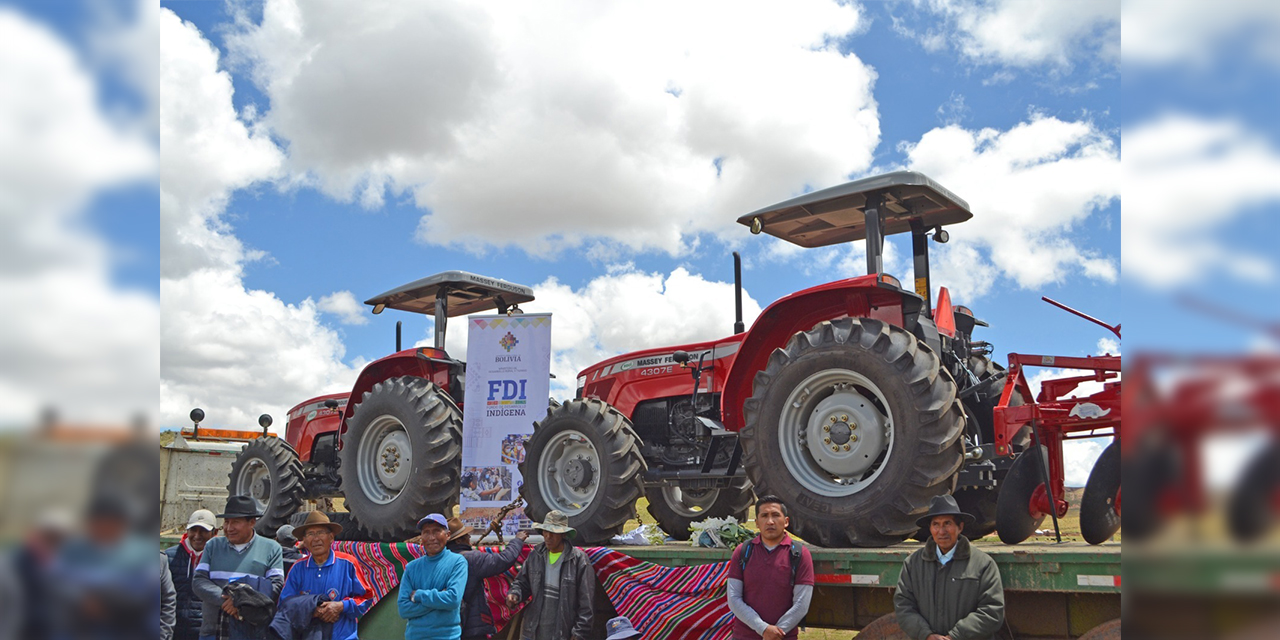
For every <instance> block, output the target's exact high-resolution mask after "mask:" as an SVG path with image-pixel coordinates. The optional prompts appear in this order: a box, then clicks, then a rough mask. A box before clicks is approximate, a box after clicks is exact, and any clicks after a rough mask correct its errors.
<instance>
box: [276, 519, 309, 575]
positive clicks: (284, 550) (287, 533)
mask: <svg viewBox="0 0 1280 640" xmlns="http://www.w3.org/2000/svg"><path fill="white" fill-rule="evenodd" d="M276 544H278V545H280V555H281V556H283V557H284V575H286V576H287V575H289V570H290V569H292V568H293V565H295V564H297V563H298V561H299V560H302V556H303V553H302V551H300V550H298V538H297V537H296V535H295V534H294V531H293V525H291V524H282V525H280V528H279V529H276Z"/></svg>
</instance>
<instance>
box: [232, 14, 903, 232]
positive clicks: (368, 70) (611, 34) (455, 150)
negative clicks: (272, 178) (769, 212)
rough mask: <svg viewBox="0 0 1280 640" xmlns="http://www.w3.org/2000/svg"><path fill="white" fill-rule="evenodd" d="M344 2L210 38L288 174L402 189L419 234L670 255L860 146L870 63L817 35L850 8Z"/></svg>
mask: <svg viewBox="0 0 1280 640" xmlns="http://www.w3.org/2000/svg"><path fill="white" fill-rule="evenodd" d="M362 6H363V7H365V8H366V10H364V11H353V10H352V9H351V7H350V6H349V5H340V4H331V3H305V4H301V3H295V2H292V1H290V0H277V1H271V2H268V3H267V5H266V7H265V8H264V11H263V18H262V21H261V23H260V24H254V23H252V22H250V21H248V20H247V19H242V20H241V21H240V23H239V27H238V29H237V31H236V32H234V33H232V34H231V35H230V36H229V37H228V43H229V46H230V47H231V49H232V51H233V52H235V54H236V55H237V56H238V57H239V59H242V60H244V61H246V63H247V64H249V65H251V69H252V73H253V77H254V78H255V81H256V82H257V83H258V85H259V86H260V87H262V89H263V91H264V93H265V94H266V95H267V96H268V97H269V98H270V100H271V104H270V109H269V110H268V111H267V112H266V114H265V115H264V119H263V122H264V123H265V124H266V125H268V126H270V127H271V129H272V131H273V132H274V134H276V135H278V136H280V137H281V138H282V139H284V140H285V141H287V143H288V149H289V166H290V168H291V169H292V170H294V171H300V172H306V173H307V174H308V175H309V176H310V179H311V180H313V181H314V182H315V183H316V184H318V185H319V186H320V187H321V188H322V189H324V190H325V191H326V192H328V193H330V194H331V195H335V196H337V197H339V198H345V199H349V200H356V199H358V200H359V201H360V202H361V203H363V204H365V205H366V206H371V207H376V206H378V205H380V204H381V203H382V202H383V199H384V197H385V196H386V194H392V195H399V194H402V193H412V195H413V197H414V198H415V201H416V203H417V204H418V205H419V206H420V207H422V208H424V209H426V210H427V211H428V212H427V213H426V214H425V215H424V216H423V217H422V219H421V223H420V226H419V229H418V237H419V239H420V240H421V241H423V242H425V243H428V244H439V245H460V246H465V247H468V248H470V249H472V250H477V251H479V250H482V249H483V248H484V247H486V246H508V245H515V246H519V247H522V248H523V249H525V250H526V251H529V252H532V253H536V254H551V253H555V252H558V251H561V250H563V249H565V248H571V247H579V246H583V245H587V246H591V242H592V240H593V239H595V238H605V239H608V240H610V241H613V242H616V243H619V244H621V245H623V246H625V247H628V248H630V249H635V250H639V249H657V250H662V251H666V252H669V253H672V254H680V253H682V252H684V251H687V250H689V246H688V245H689V243H690V242H691V238H692V237H693V236H694V235H695V234H697V233H700V232H706V231H711V232H719V231H725V230H728V229H731V228H732V227H733V220H734V219H735V218H736V216H737V215H739V214H741V213H743V212H745V211H750V210H753V209H754V208H757V207H759V206H763V205H765V204H768V203H771V202H776V201H778V200H781V199H784V198H786V197H789V196H791V195H794V194H796V193H799V192H801V191H803V190H804V188H805V187H806V186H809V187H819V186H826V185H830V184H835V183H838V182H840V181H841V180H842V179H844V178H845V177H846V176H848V175H849V174H851V173H854V172H860V171H865V170H866V169H867V168H868V167H869V166H870V163H871V159H872V151H873V150H874V148H875V147H876V145H877V144H878V142H879V118H878V115H877V105H876V103H875V101H874V99H873V98H872V96H871V88H872V84H873V83H874V80H875V72H874V71H873V70H872V69H870V68H869V67H867V66H866V65H865V64H863V63H862V61H861V60H859V59H858V58H857V57H856V56H854V55H842V54H841V53H840V52H839V50H838V49H837V46H836V44H835V41H836V40H837V39H838V38H840V37H842V36H845V35H848V34H851V33H855V32H857V31H858V30H859V29H861V28H863V27H864V26H865V24H866V23H865V20H864V18H863V17H862V15H861V12H860V9H859V8H858V7H857V6H856V5H853V4H848V3H835V2H828V1H823V0H804V1H801V2H792V3H787V4H786V5H785V6H784V5H779V4H774V3H763V2H761V3H748V5H744V4H743V3H741V2H729V1H728V0H723V1H720V2H712V3H695V4H690V3H680V2H675V1H674V0H671V1H666V2H659V3H645V4H632V3H622V2H599V3H592V4H591V5H590V6H589V7H587V6H584V5H581V4H578V3H573V2H559V3H553V4H552V5H548V4H547V3H542V4H538V5H531V4H529V3H524V2H516V1H514V0H510V1H500V2H492V3H486V4H484V5H469V4H462V3H450V2H436V3H425V4H424V3H394V2H384V3H374V6H371V5H370V4H368V3H366V4H365V5H362ZM717 163H718V165H719V166H718V168H717V166H716V165H717Z"/></svg>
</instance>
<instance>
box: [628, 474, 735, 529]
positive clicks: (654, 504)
mask: <svg viewBox="0 0 1280 640" xmlns="http://www.w3.org/2000/svg"><path fill="white" fill-rule="evenodd" d="M645 497H646V498H648V499H649V515H651V516H653V519H654V520H657V521H658V526H660V527H662V530H663V531H665V532H667V535H669V536H671V537H672V538H675V539H676V540H688V539H689V536H690V532H689V525H691V524H693V523H695V522H699V521H701V520H706V519H707V518H724V517H728V516H733V517H734V518H737V519H738V522H743V521H745V520H746V519H747V510H748V509H750V508H751V503H752V502H753V501H754V500H755V492H753V491H752V490H751V481H750V480H747V479H746V478H736V479H734V481H733V483H732V484H730V485H729V486H727V487H721V488H718V489H689V488H686V487H680V486H672V485H669V484H664V485H661V486H651V487H645Z"/></svg>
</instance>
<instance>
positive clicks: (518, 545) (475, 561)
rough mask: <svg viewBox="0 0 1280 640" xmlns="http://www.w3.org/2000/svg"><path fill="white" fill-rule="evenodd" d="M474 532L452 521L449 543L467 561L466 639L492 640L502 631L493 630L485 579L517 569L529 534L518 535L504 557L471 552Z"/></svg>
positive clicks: (464, 634)
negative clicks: (490, 638)
mask: <svg viewBox="0 0 1280 640" xmlns="http://www.w3.org/2000/svg"><path fill="white" fill-rule="evenodd" d="M472 531H474V529H472V528H471V526H470V525H466V524H463V523H462V520H459V519H458V518H449V542H448V544H447V545H446V546H447V547H448V549H449V550H450V551H452V552H454V553H458V554H461V555H462V557H463V558H466V560H467V587H466V589H465V590H463V592H462V638H463V640H488V638H489V637H490V636H492V635H493V634H495V633H497V632H498V630H497V629H496V628H494V626H493V611H491V610H490V609H489V602H488V601H487V600H485V597H484V579H485V578H492V577H493V576H497V575H502V574H503V573H505V572H506V571H507V570H508V569H510V568H511V567H514V566H516V561H517V560H519V559H520V551H521V550H522V549H524V541H525V540H527V539H528V538H529V532H527V531H521V532H519V533H517V534H516V537H515V539H514V540H512V541H511V542H510V543H508V544H507V548H506V549H503V550H502V552H501V553H488V552H485V551H473V550H472V549H471V533H472Z"/></svg>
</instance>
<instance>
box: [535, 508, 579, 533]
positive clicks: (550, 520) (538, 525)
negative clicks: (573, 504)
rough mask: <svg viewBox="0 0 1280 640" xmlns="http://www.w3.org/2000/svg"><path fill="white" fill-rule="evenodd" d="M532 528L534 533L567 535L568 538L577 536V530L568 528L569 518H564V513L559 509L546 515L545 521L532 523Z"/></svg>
mask: <svg viewBox="0 0 1280 640" xmlns="http://www.w3.org/2000/svg"><path fill="white" fill-rule="evenodd" d="M533 528H534V530H536V531H549V532H551V533H567V534H569V537H573V536H575V535H577V534H578V530H577V529H574V528H573V527H571V526H569V516H566V515H565V514H564V512H563V511H561V510H559V509H555V510H553V511H552V512H551V513H548V514H547V519H546V520H543V521H542V522H535V523H533Z"/></svg>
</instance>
